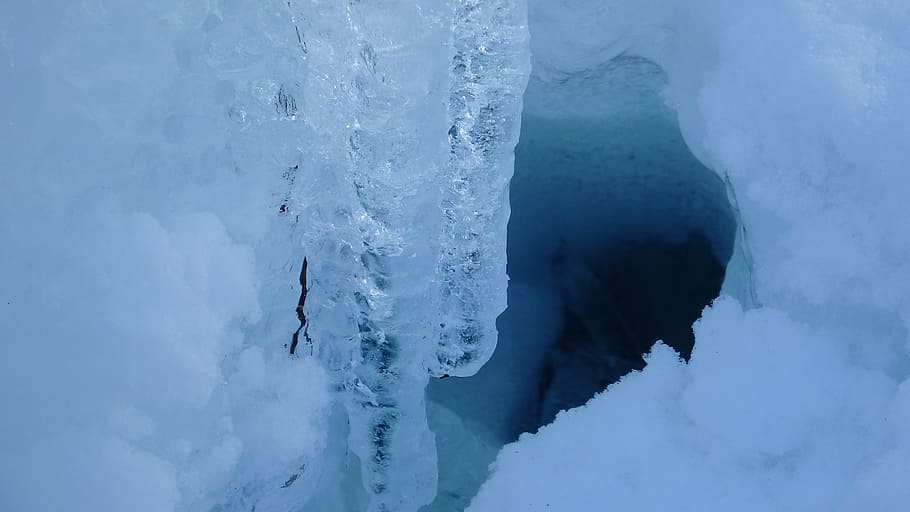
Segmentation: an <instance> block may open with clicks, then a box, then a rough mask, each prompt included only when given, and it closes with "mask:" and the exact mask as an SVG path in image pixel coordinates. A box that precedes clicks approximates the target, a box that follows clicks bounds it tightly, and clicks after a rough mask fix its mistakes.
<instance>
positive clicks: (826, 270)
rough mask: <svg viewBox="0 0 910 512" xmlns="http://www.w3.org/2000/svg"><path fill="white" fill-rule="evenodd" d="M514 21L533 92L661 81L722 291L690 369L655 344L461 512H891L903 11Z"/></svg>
mask: <svg viewBox="0 0 910 512" xmlns="http://www.w3.org/2000/svg"><path fill="white" fill-rule="evenodd" d="M530 12H531V18H530V29H531V36H532V39H531V41H532V50H533V54H534V58H535V60H534V63H533V64H534V73H535V75H536V76H538V77H540V79H541V80H543V81H546V82H549V83H551V84H557V83H559V84H562V83H567V82H571V81H572V80H573V79H584V78H585V76H586V74H587V73H589V71H590V69H592V68H596V67H597V66H599V65H602V64H603V63H604V62H606V61H608V60H610V59H612V58H614V57H615V56H617V55H620V54H625V55H637V56H642V57H645V58H647V59H649V60H651V61H652V62H654V63H656V64H657V65H659V66H660V67H661V68H662V69H663V70H664V71H665V72H666V73H667V76H668V85H667V87H666V89H665V90H664V92H663V94H664V97H665V98H666V100H667V102H668V103H669V104H670V105H671V106H672V107H673V108H674V109H675V110H676V111H677V112H678V115H679V122H680V127H681V130H682V133H683V136H684V137H685V140H686V143H687V144H688V146H689V147H690V148H691V149H692V151H693V153H694V154H695V155H696V156H697V157H698V158H699V159H700V160H701V161H702V162H703V163H704V164H705V165H707V166H708V167H709V168H711V169H713V170H714V171H715V172H717V173H718V174H719V175H720V176H722V177H724V178H725V180H726V181H727V182H728V184H729V188H730V193H731V199H733V202H734V207H735V208H736V210H737V212H738V216H739V219H740V222H741V223H742V229H741V230H740V233H739V235H738V237H737V248H736V250H735V251H734V261H733V262H732V263H731V268H733V271H732V272H730V273H728V279H737V280H738V281H739V282H738V283H734V284H732V285H730V286H726V287H725V288H726V290H727V292H728V293H730V294H731V295H732V296H726V297H722V298H720V299H718V300H717V301H716V302H715V304H714V305H713V306H712V307H711V308H709V309H708V310H706V311H705V313H704V314H703V316H702V318H701V320H700V321H699V322H698V323H697V324H696V329H695V334H696V342H695V349H694V352H693V355H692V358H691V361H690V363H689V364H688V365H686V364H683V363H682V362H681V361H679V360H678V358H677V356H676V355H675V354H674V353H673V351H671V350H670V349H669V348H668V347H666V346H665V345H663V344H657V345H655V346H654V348H653V349H652V352H651V355H650V357H649V359H648V365H647V367H645V368H644V370H643V371H642V372H634V373H632V374H630V375H628V376H627V377H626V378H624V379H623V380H621V381H620V382H619V383H617V384H614V385H613V386H611V387H610V388H608V389H607V390H606V392H604V393H602V394H600V395H598V396H597V397H595V398H594V399H592V400H591V401H590V402H589V403H588V404H587V405H586V406H584V407H581V408H577V409H574V410H571V411H568V412H566V413H563V414H561V415H560V416H558V417H557V418H556V420H555V422H554V423H553V424H551V425H550V426H547V427H545V428H543V429H542V430H541V431H540V432H539V433H538V434H537V435H525V436H523V437H522V438H521V439H520V440H519V441H518V442H516V443H514V444H511V445H507V446H505V447H504V448H503V449H502V451H501V452H500V454H499V457H498V459H497V461H496V463H495V465H494V468H495V470H494V473H493V475H492V477H491V478H490V480H488V481H487V482H486V483H485V485H484V487H483V488H482V490H481V491H480V493H479V495H478V496H477V497H476V499H475V500H474V501H473V503H472V506H471V507H470V510H523V511H524V510H584V509H590V508H615V509H619V510H663V509H667V508H671V507H672V508H679V509H683V510H689V509H696V508H699V509H711V510H714V509H730V508H736V509H738V510H865V509H866V508H867V507H869V506H874V507H877V508H878V509H881V510H903V509H904V508H906V502H907V499H908V495H907V493H906V490H905V486H904V485H903V483H902V481H903V478H904V477H903V475H905V474H906V472H907V470H908V465H907V464H908V463H907V461H908V460H910V459H908V457H907V455H908V453H910V452H908V448H907V446H908V445H907V441H908V438H907V435H906V428H907V425H906V417H907V413H906V411H907V402H906V389H907V385H908V382H910V381H908V373H910V372H908V370H910V364H908V349H910V346H908V343H907V341H908V340H907V326H908V316H907V314H908V311H910V310H908V308H907V298H906V296H905V295H906V294H903V293H901V292H898V291H897V288H899V287H901V286H902V285H899V284H897V283H903V282H906V280H907V277H908V276H907V270H908V267H907V265H906V263H905V261H904V258H901V257H898V256H897V255H898V254H901V253H903V252H904V251H905V246H906V244H907V243H908V242H910V232H908V225H907V223H906V222H904V221H903V217H901V216H900V214H899V213H898V211H899V209H900V208H901V206H900V205H901V204H902V203H903V201H904V198H905V197H906V195H907V192H908V186H910V183H908V181H907V180H906V179H905V178H904V177H903V172H902V168H903V167H904V165H905V164H904V163H903V162H906V149H905V148H904V147H903V146H902V145H901V144H900V143H898V142H897V138H899V137H902V136H904V135H905V134H906V123H905V122H902V121H900V119H902V118H906V115H907V112H908V103H907V100H906V98H907V90H906V89H907V84H908V83H910V82H908V80H907V71H906V70H907V69H908V68H907V67H906V64H907V61H908V58H910V52H908V43H910V41H908V40H907V37H906V32H905V31H904V30H903V29H901V28H898V27H902V26H905V24H906V22H907V15H908V11H907V10H906V8H905V7H904V5H903V4H899V3H895V2H878V3H875V4H869V3H861V2H849V1H846V2H788V1H778V2H771V3H762V4H754V5H736V6H732V5H726V4H724V3H722V2H696V3H688V4H686V5H685V6H679V7H677V6H675V5H672V4H671V3H669V2H659V1H657V2H646V3H645V4H642V3H641V2H634V3H633V2H607V3H602V2H590V3H582V4H580V5H579V4H573V5H572V8H571V9H569V8H568V3H566V2H534V3H532V8H531V11H530ZM592 26H597V27H600V29H599V30H598V31H595V30H582V29H581V28H584V27H592ZM569 27H571V30H570V29H569ZM580 27H581V28H580ZM567 34H572V36H567ZM532 83H533V79H532ZM899 219H900V220H899ZM870 504H874V505H870Z"/></svg>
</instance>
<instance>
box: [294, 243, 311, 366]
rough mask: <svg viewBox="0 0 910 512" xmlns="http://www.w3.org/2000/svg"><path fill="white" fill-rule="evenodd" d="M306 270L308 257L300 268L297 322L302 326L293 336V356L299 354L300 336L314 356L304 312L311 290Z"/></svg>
mask: <svg viewBox="0 0 910 512" xmlns="http://www.w3.org/2000/svg"><path fill="white" fill-rule="evenodd" d="M306 269H307V260H306V257H304V258H303V265H301V267H300V299H299V300H298V301H297V320H299V321H300V326H299V327H297V330H296V331H294V334H293V336H291V347H290V353H291V355H295V354H296V353H297V345H299V343H300V335H301V333H302V334H303V339H304V341H305V343H306V346H307V347H309V349H310V355H313V340H312V339H311V338H310V334H309V332H308V331H309V324H308V323H307V319H306V312H304V305H305V304H306V296H307V292H308V291H309V289H308V288H307V285H306V283H307V281H306Z"/></svg>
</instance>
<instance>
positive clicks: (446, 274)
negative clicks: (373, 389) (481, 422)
mask: <svg viewBox="0 0 910 512" xmlns="http://www.w3.org/2000/svg"><path fill="white" fill-rule="evenodd" d="M528 48H529V47H528V30H527V13H526V8H525V6H524V4H523V3H522V2H518V1H516V0H491V1H480V0H462V1H460V2H458V4H457V6H456V11H455V21H454V26H453V42H452V51H453V52H454V54H453V56H452V67H451V86H450V87H451V89H450V93H449V98H448V100H449V101H448V119H449V123H450V127H449V147H450V152H449V161H448V165H447V166H446V168H445V177H444V180H443V182H442V188H443V197H442V212H443V214H444V217H445V224H444V226H443V230H442V237H441V239H440V258H439V266H438V275H439V277H438V278H439V281H440V285H441V290H440V291H441V294H442V295H441V299H442V300H441V304H440V306H441V311H440V312H441V315H439V324H438V326H437V328H438V329H439V336H438V338H439V348H438V350H437V351H436V361H435V362H434V363H435V366H431V368H433V369H434V370H435V373H436V374H437V375H440V376H441V375H446V374H448V375H459V376H467V375H473V374H474V373H476V372H477V370H478V369H479V368H480V366H481V365H483V363H485V362H486V361H487V359H489V357H490V355H491V354H492V353H493V349H494V348H495V347H496V325H495V322H496V317H497V316H499V314H500V313H501V312H502V311H503V310H504V309H505V307H506V284H507V280H506V226H507V224H508V221H509V180H510V179H511V178H512V171H513V167H514V161H515V158H514V149H515V144H517V143H518V136H519V132H520V120H521V98H522V94H523V93H524V90H525V86H526V85H527V80H528V74H529V72H530V55H529V49H528Z"/></svg>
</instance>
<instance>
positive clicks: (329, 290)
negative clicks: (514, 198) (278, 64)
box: [291, 1, 527, 510]
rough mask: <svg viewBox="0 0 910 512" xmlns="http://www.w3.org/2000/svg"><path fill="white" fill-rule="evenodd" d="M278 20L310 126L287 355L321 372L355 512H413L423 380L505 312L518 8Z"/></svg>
mask: <svg viewBox="0 0 910 512" xmlns="http://www.w3.org/2000/svg"><path fill="white" fill-rule="evenodd" d="M295 9H300V10H299V11H297V12H296V16H298V17H299V19H301V20H303V19H305V20H306V22H305V23H303V25H301V30H303V31H304V32H305V33H306V34H309V35H308V36H307V66H308V68H307V70H306V75H305V76H306V78H305V79H304V81H303V85H302V94H303V97H304V98H305V101H306V105H305V106H304V107H303V108H302V110H301V115H303V116H304V118H305V119H306V122H307V125H308V126H309V127H310V128H311V129H312V133H311V137H312V139H311V140H310V142H309V143H308V144H311V145H310V146H309V147H310V148H312V151H306V150H304V163H303V165H302V173H301V175H300V178H299V180H298V181H297V182H296V183H295V193H296V195H295V198H294V200H295V201H297V202H298V205H299V208H298V207H295V206H292V207H291V210H292V212H295V211H297V210H298V209H299V211H300V215H301V222H302V225H301V228H300V232H301V233H302V234H303V242H304V249H305V251H304V252H305V253H306V256H307V258H308V261H309V264H310V266H309V270H308V279H309V281H308V283H307V286H308V288H309V291H308V295H307V299H306V307H305V311H306V315H307V322H308V330H307V333H308V336H309V337H310V338H311V339H312V347H304V349H305V350H312V351H313V352H314V353H315V354H316V355H317V357H319V358H320V359H321V360H322V361H323V362H324V364H325V365H326V366H327V367H328V369H329V370H330V371H331V372H332V373H333V374H334V375H335V379H336V383H337V386H338V387H339V389H340V391H341V393H342V400H344V401H345V403H346V405H347V410H348V413H349V415H350V418H351V434H350V440H351V447H352V449H353V450H354V451H355V453H357V454H358V456H359V457H360V460H361V464H362V465H363V480H364V486H365V488H366V489H367V491H368V493H369V494H370V495H371V496H372V498H371V505H370V507H371V509H373V510H413V509H416V508H417V507H418V506H419V505H421V504H423V503H427V502H429V501H430V500H432V498H433V496H434V494H435V467H436V460H435V447H434V444H433V439H432V436H431V434H430V432H429V429H428V428H427V426H426V419H425V405H424V400H423V393H424V387H425V386H426V383H427V379H428V378H429V377H430V375H431V374H432V375H435V376H441V375H443V374H465V373H470V372H473V371H476V368H477V367H479V365H480V364H481V363H482V362H483V361H484V360H485V359H486V358H487V357H489V354H490V353H491V352H492V348H493V347H494V346H495V326H494V321H495V317H496V315H497V314H498V312H499V311H501V310H502V309H503V308H504V305H505V304H504V302H505V301H504V294H505V244H504V238H505V223H506V219H507V215H508V203H507V201H506V190H507V184H508V179H509V176H510V175H511V158H512V157H511V151H512V148H513V146H514V144H515V141H516V140H517V133H518V115H519V113H520V97H521V91H522V90H523V87H524V81H525V80H526V74H527V56H526V45H525V39H524V36H523V34H524V31H525V27H524V21H523V18H524V14H523V13H524V11H523V9H522V8H521V6H519V5H513V4H510V3H507V2H502V3H494V4H481V3H478V2H470V1H469V2H455V3H451V2H436V3H433V4H425V5H417V4H414V3H412V2H400V3H394V4H387V3H386V4H382V5H369V4H319V3H313V4H312V5H310V4H307V5H306V6H300V7H295Z"/></svg>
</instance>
